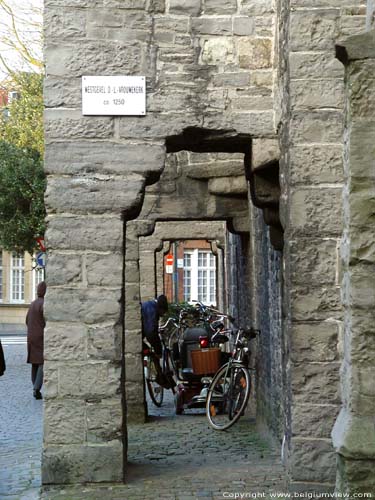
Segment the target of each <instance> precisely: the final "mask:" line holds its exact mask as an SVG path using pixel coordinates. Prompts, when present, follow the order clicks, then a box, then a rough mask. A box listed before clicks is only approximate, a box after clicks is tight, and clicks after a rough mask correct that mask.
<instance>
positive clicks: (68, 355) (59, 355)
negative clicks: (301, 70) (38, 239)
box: [43, 0, 274, 483]
mask: <svg viewBox="0 0 375 500" xmlns="http://www.w3.org/2000/svg"><path fill="white" fill-rule="evenodd" d="M44 3H45V59H46V82H45V104H46V115H45V117H46V122H45V125H46V127H45V129H46V158H45V160H46V161H45V165H46V172H47V174H48V188H47V194H46V204H47V211H48V230H47V244H48V249H49V250H48V251H49V263H48V269H47V272H48V285H49V289H48V293H47V296H46V317H47V321H48V327H47V331H46V366H45V368H46V400H45V408H46V410H45V414H46V430H45V436H44V457H43V482H45V483H48V482H61V483H64V482H74V481H76V482H79V481H100V480H103V481H104V480H114V481H116V480H120V479H121V478H122V477H123V467H124V463H123V456H122V448H123V447H124V446H125V444H126V443H125V442H123V440H124V439H125V432H124V431H125V426H124V421H123V419H122V415H121V401H122V395H123V394H124V385H126V384H127V386H128V387H130V386H129V384H130V382H131V381H132V377H134V373H135V372H134V371H133V368H134V364H136V353H135V352H133V353H131V352H130V353H128V354H127V356H126V358H125V365H126V373H125V372H124V366H123V365H122V361H123V360H122V359H121V346H123V344H122V342H123V337H122V331H123V328H124V325H123V318H124V314H125V317H126V321H127V325H126V329H127V330H128V331H132V332H134V333H135V334H136V331H137V327H136V325H139V320H140V318H139V312H137V311H135V309H134V303H135V302H136V300H137V298H138V299H139V265H138V255H139V248H138V237H139V235H140V234H143V235H145V234H146V233H145V232H142V231H143V230H140V229H139V227H138V228H135V227H133V226H131V225H127V227H126V241H127V247H126V249H125V252H126V256H127V263H126V266H125V276H124V275H123V259H124V224H123V218H125V219H131V218H133V217H134V216H135V215H136V213H137V211H138V210H139V208H140V206H141V203H142V197H143V191H144V187H145V183H146V182H150V181H152V180H155V179H156V178H157V176H158V175H159V174H160V172H161V171H162V169H163V167H164V162H165V138H166V137H167V136H171V135H174V134H179V133H181V131H182V130H183V129H184V128H185V127H187V126H193V127H196V126H200V127H208V128H212V129H222V128H233V129H235V130H236V131H237V133H244V134H253V135H255V136H263V135H272V134H273V132H274V122H273V110H272V78H273V72H272V43H273V41H272V40H273V8H272V4H271V2H270V1H269V0H267V1H265V2H263V1H262V2H258V1H257V2H254V1H253V0H243V1H242V2H241V3H240V4H238V3H237V1H234V0H230V1H227V0H226V1H221V0H215V1H211V0H205V1H200V0H191V1H189V2H179V1H174V0H171V1H169V2H164V1H163V0H161V1H147V2H146V1H145V0H123V1H118V0H96V1H95V2H92V1H87V0H70V1H66V0H45V2H44ZM95 74H100V75H118V74H128V75H145V76H146V77H147V116H145V117H142V118H141V117H122V118H112V117H94V116H92V117H82V115H81V76H83V75H95ZM146 226H147V224H146ZM147 230H150V231H152V229H151V228H148V229H147ZM146 232H147V231H146ZM62 269H64V272H62V271H61V270H62ZM124 299H125V310H123V304H124ZM129 301H130V302H133V306H132V307H130V306H128V303H129ZM138 330H139V328H138ZM137 335H139V331H138V334H137ZM136 345H138V344H137V342H136V341H135V343H134V345H133V346H130V349H136ZM133 361H134V364H133ZM121 374H122V375H121ZM135 382H136V383H138V382H137V381H135ZM73 409H74V411H73ZM112 414H113V415H114V417H115V418H112V417H111V418H109V417H110V416H111V415H112ZM55 416H58V418H59V421H60V422H64V421H65V422H69V426H67V428H66V431H64V432H62V431H61V429H62V428H61V426H56V425H50V424H49V422H52V423H53V422H54V417H55ZM109 422H110V424H109ZM108 464H110V466H109V465H108Z"/></svg>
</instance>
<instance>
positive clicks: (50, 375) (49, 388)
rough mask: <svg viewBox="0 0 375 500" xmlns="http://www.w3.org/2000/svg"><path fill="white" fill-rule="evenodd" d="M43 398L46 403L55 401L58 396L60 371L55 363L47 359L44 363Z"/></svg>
mask: <svg viewBox="0 0 375 500" xmlns="http://www.w3.org/2000/svg"><path fill="white" fill-rule="evenodd" d="M43 387H44V391H43V393H44V394H43V396H44V399H45V400H46V401H48V400H49V399H53V398H55V397H57V395H58V370H57V366H56V364H55V363H54V362H51V363H50V362H49V361H48V360H47V359H46V360H45V362H44V369H43Z"/></svg>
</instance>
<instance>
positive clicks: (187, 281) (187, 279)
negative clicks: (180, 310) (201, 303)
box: [184, 269, 191, 302]
mask: <svg viewBox="0 0 375 500" xmlns="http://www.w3.org/2000/svg"><path fill="white" fill-rule="evenodd" d="M184 300H185V301H186V302H189V301H190V300H191V271H190V270H188V269H184Z"/></svg>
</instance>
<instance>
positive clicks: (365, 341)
mask: <svg viewBox="0 0 375 500" xmlns="http://www.w3.org/2000/svg"><path fill="white" fill-rule="evenodd" d="M348 327H349V329H350V330H349V331H348V335H350V356H351V359H352V361H353V363H359V364H361V365H363V366H367V365H371V364H372V363H373V361H374V359H375V324H374V320H373V317H372V316H367V315H366V312H364V314H361V312H360V311H358V310H357V311H356V313H355V314H353V315H352V317H351V320H350V325H348Z"/></svg>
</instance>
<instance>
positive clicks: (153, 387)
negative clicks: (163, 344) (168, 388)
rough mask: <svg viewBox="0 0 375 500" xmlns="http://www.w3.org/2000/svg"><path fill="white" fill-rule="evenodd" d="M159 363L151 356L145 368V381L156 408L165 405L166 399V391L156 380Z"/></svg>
mask: <svg viewBox="0 0 375 500" xmlns="http://www.w3.org/2000/svg"><path fill="white" fill-rule="evenodd" d="M157 362H158V361H157V360H155V359H154V357H153V356H150V358H149V360H148V363H147V365H148V366H147V367H145V380H146V385H147V390H148V393H149V394H150V398H151V400H152V402H153V403H154V405H155V406H158V407H159V408H160V406H161V405H162V404H163V397H164V389H163V387H162V386H161V385H160V384H158V383H157V381H156V378H157V376H158V371H157V369H156V365H155V363H157Z"/></svg>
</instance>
